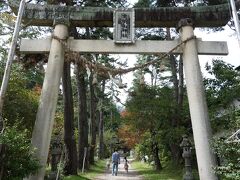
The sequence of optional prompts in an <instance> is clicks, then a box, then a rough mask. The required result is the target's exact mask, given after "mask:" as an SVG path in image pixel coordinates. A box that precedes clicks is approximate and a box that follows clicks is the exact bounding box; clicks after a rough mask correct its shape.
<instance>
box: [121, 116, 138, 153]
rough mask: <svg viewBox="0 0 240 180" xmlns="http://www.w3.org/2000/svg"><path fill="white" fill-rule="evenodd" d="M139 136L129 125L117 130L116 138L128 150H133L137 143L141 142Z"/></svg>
mask: <svg viewBox="0 0 240 180" xmlns="http://www.w3.org/2000/svg"><path fill="white" fill-rule="evenodd" d="M121 116H122V114H121ZM141 134H142V133H141V132H139V131H138V132H137V131H136V130H134V128H132V127H131V125H124V126H122V127H121V128H119V129H118V137H119V139H120V141H122V142H123V143H124V145H125V146H126V147H127V148H129V149H132V148H134V146H135V145H136V144H137V143H139V141H140V140H141Z"/></svg>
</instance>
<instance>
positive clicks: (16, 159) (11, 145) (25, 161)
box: [0, 125, 40, 180]
mask: <svg viewBox="0 0 240 180" xmlns="http://www.w3.org/2000/svg"><path fill="white" fill-rule="evenodd" d="M27 134H28V131H27V130H24V131H19V130H18V127H17V126H16V125H15V126H13V127H7V128H6V129H5V131H4V133H3V134H2V135H0V144H4V145H6V152H5V156H4V157H3V161H2V162H3V163H4V164H3V167H4V171H3V179H6V180H10V179H11V180H13V179H14V180H18V179H23V178H24V177H27V176H28V175H30V174H32V173H35V172H36V171H37V170H38V169H39V168H40V163H39V161H38V159H36V158H35V157H34V149H33V148H32V147H31V145H30V139H29V138H28V137H27Z"/></svg>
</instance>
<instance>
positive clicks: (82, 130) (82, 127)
mask: <svg viewBox="0 0 240 180" xmlns="http://www.w3.org/2000/svg"><path fill="white" fill-rule="evenodd" d="M75 72H76V79H77V89H78V136H79V137H78V155H79V156H78V158H79V159H78V161H79V162H78V166H79V168H80V169H81V168H82V166H83V159H84V147H85V148H88V118H87V97H86V82H85V69H84V68H83V67H82V66H81V65H79V64H76V65H75ZM86 159H87V158H86ZM87 165H88V163H85V167H86V168H88V166H87Z"/></svg>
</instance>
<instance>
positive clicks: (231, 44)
mask: <svg viewBox="0 0 240 180" xmlns="http://www.w3.org/2000/svg"><path fill="white" fill-rule="evenodd" d="M129 2H130V3H131V4H134V2H137V0H130V1H129ZM194 34H195V35H196V36H197V38H202V40H203V41H226V42H227V44H228V51H229V54H228V55H227V56H209V55H201V56H199V62H200V66H201V71H202V73H203V76H207V73H206V71H205V68H204V67H205V65H206V63H209V64H211V62H212V60H213V59H216V58H218V59H222V60H223V61H225V62H227V63H229V64H232V65H234V66H235V67H237V66H240V59H239V57H240V47H239V44H238V40H237V36H236V32H235V31H234V30H232V29H231V28H229V27H228V26H225V27H224V31H220V32H209V31H207V30H206V29H205V30H204V29H198V28H195V29H194ZM118 56H119V57H120V58H121V59H122V61H125V60H126V59H128V65H129V66H133V65H134V64H135V63H136V55H133V54H124V55H118ZM122 79H123V83H126V84H127V85H128V88H130V87H131V86H132V80H133V74H132V73H128V74H127V75H124V76H123V78H122ZM128 88H127V89H128ZM120 91H121V94H120V95H119V98H120V99H121V101H122V102H125V101H126V98H127V93H126V91H124V90H120Z"/></svg>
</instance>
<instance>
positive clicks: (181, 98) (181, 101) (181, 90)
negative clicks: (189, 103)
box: [178, 55, 183, 121]
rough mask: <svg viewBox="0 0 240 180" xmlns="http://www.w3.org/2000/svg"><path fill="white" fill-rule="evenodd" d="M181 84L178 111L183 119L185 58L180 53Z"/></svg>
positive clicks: (179, 86)
mask: <svg viewBox="0 0 240 180" xmlns="http://www.w3.org/2000/svg"><path fill="white" fill-rule="evenodd" d="M178 71H179V83H178V84H179V85H178V88H179V90H178V93H179V95H178V113H179V114H180V119H179V121H180V120H181V114H182V108H183V59H182V55H180V59H179V70H178Z"/></svg>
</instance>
